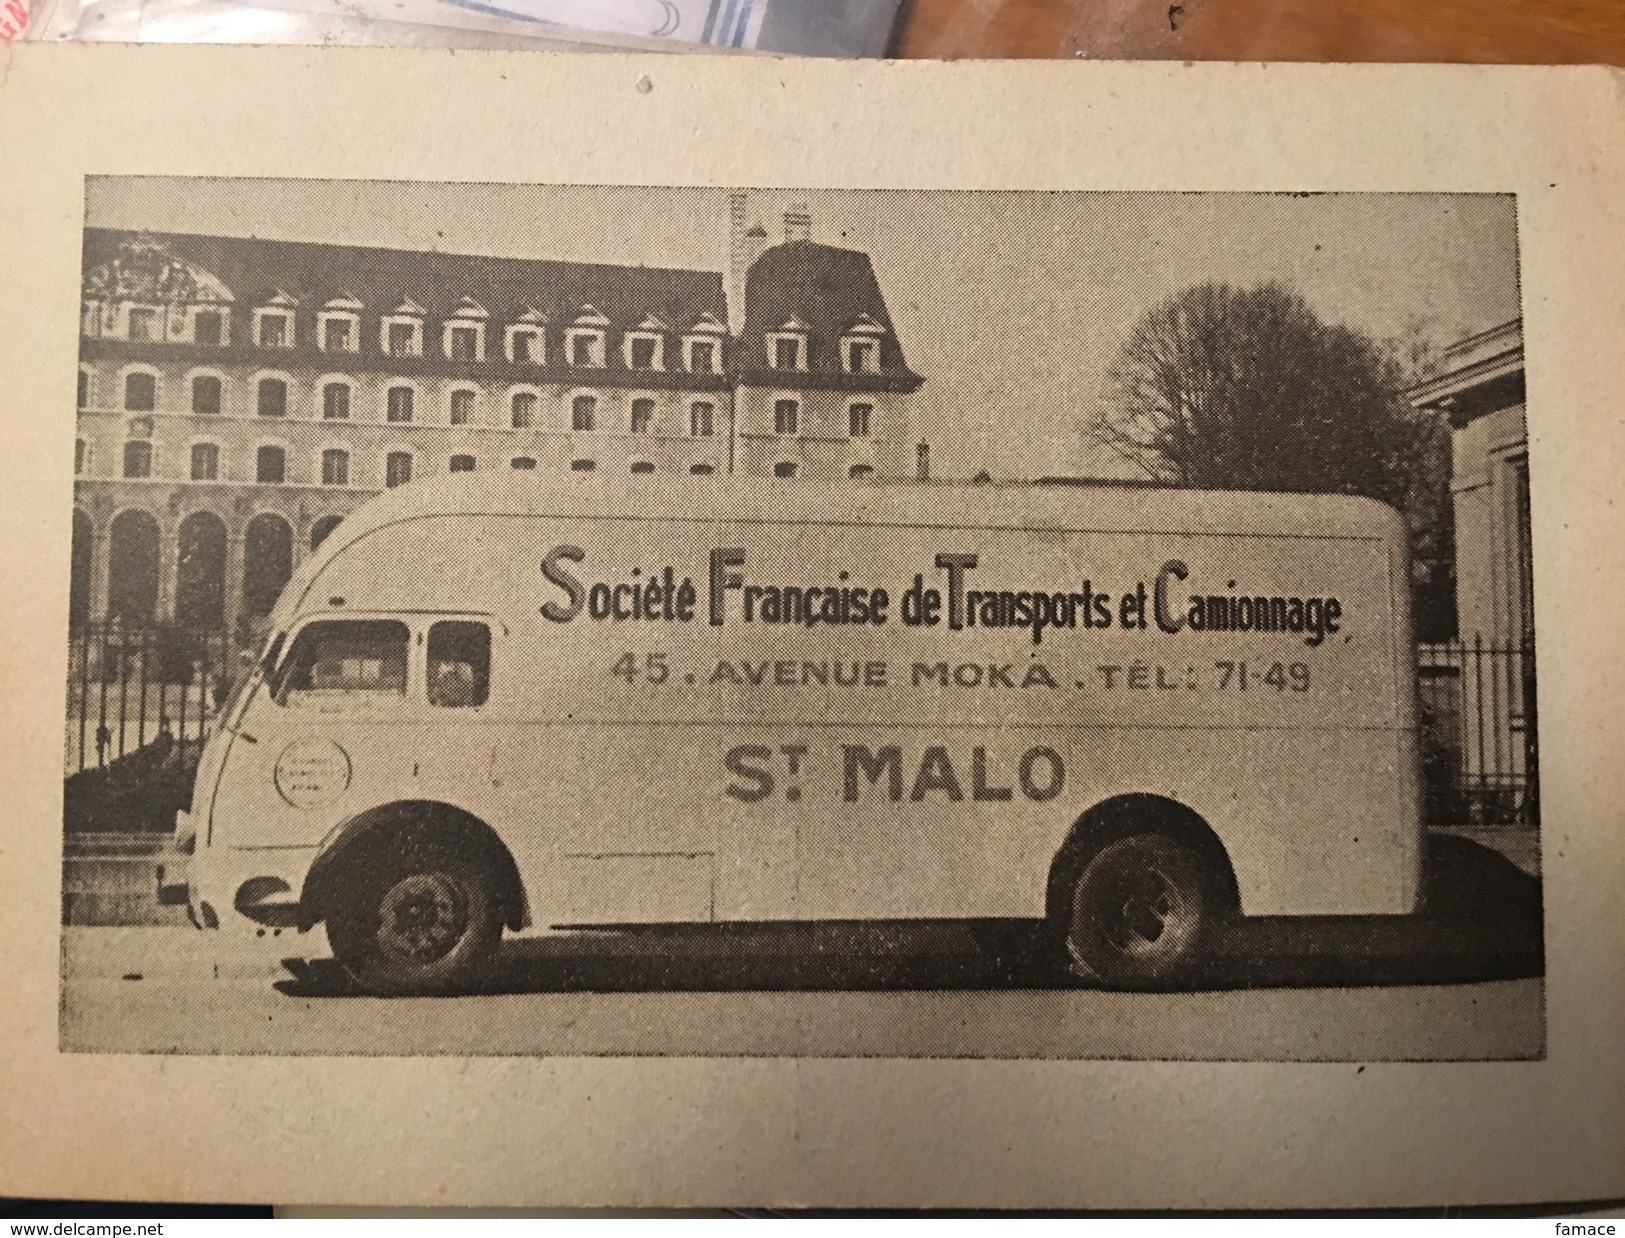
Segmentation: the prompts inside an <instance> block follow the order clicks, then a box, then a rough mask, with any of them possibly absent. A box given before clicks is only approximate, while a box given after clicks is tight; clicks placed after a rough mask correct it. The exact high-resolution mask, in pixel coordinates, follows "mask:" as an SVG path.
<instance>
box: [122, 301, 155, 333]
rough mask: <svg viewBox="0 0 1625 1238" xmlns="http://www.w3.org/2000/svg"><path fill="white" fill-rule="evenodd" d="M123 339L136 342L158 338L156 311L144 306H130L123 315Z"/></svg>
mask: <svg viewBox="0 0 1625 1238" xmlns="http://www.w3.org/2000/svg"><path fill="white" fill-rule="evenodd" d="M124 327H125V338H126V339H130V340H137V341H148V340H156V339H157V338H158V311H157V310H155V309H153V308H151V307H150V306H146V305H132V306H130V308H129V309H128V310H126V311H125V314H124Z"/></svg>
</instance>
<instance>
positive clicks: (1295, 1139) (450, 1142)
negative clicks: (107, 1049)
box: [0, 45, 1625, 1208]
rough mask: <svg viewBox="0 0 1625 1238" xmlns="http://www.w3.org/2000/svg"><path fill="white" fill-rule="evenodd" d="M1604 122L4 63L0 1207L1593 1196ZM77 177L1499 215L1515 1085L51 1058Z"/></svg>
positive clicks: (1085, 78) (621, 64)
mask: <svg viewBox="0 0 1625 1238" xmlns="http://www.w3.org/2000/svg"><path fill="white" fill-rule="evenodd" d="M641 78H646V79H647V81H648V84H649V85H651V86H652V89H649V90H647V91H643V90H639V89H638V82H639V80H640V79H641ZM1622 97H1625V77H1620V76H1615V75H1612V74H1610V73H1609V72H1608V71H1606V70H1600V69H1597V70H1529V69H1507V70H1489V69H1467V68H1456V69H1442V68H1428V67H1403V68H1396V67H1382V66H1357V67H1345V68H1322V67H1312V66H1297V67H1292V66H1272V67H1264V66H1223V65H1203V66H1180V65H1177V64H1157V65H1141V66H1132V65H1118V64H1090V65H1085V64H1064V63H1050V62H1042V63H1039V62H1035V63H1030V64H1020V65H1001V64H959V65H948V66H942V65H934V64H925V63H903V64H882V63H866V62H857V63H822V62H798V61H778V60H765V59H750V60H745V59H728V60H723V59H714V58H705V57H692V58H689V57H683V58H675V57H658V58H657V57H648V58H631V57H628V58H622V57H619V56H590V57H581V58H574V59H571V58H563V57H553V56H543V55H534V54H525V53H501V52H432V51H416V52H405V53H398V52H387V51H380V50H375V49H317V50H312V49H300V48H279V49H249V48H207V49H205V48H184V47H157V46H136V47H118V46H106V45H91V46H64V47H42V46H34V45H25V46H21V47H18V46H12V47H9V48H7V49H5V50H4V51H3V52H0V229H3V232H0V236H3V238H4V244H5V246H6V248H7V251H8V257H9V261H8V262H7V264H6V265H7V273H6V275H5V277H4V279H3V281H0V375H3V376H4V385H3V387H0V392H3V394H0V405H3V410H4V413H3V420H0V427H3V428H0V443H3V450H0V494H4V495H5V499H4V501H3V504H0V543H3V544H4V545H5V546H6V547H7V548H8V551H9V553H8V554H7V555H6V556H5V557H4V558H3V560H0V597H4V599H5V608H4V618H3V620H0V622H3V623H4V628H5V630H4V640H3V641H0V690H3V692H4V706H5V710H6V722H7V735H6V739H7V742H6V744H5V745H4V747H3V749H0V785H3V786H4V787H5V788H6V789H7V792H8V799H9V801H10V805H11V812H10V814H9V815H8V817H7V819H6V821H5V823H4V824H3V825H0V961H3V962H0V967H3V974H4V975H5V977H6V979H7V981H8V984H7V1001H6V1002H4V1003H3V1004H0V1046H3V1051H0V1111H3V1112H4V1113H5V1114H6V1120H5V1121H4V1122H0V1193H13V1194H32V1195H75V1196H90V1197H103V1198H130V1199H133V1198H149V1199H170V1200H176V1199H213V1200H225V1199H233V1200H259V1201H276V1202H312V1203H343V1202H351V1203H385V1202H388V1203H395V1204H442V1203H462V1204H544V1203H545V1204H595V1205H609V1204H615V1205H655V1204H666V1205H677V1204H711V1205H718V1204H736V1205H746V1204H758V1205H760V1204H769V1203H772V1204H786V1205H787V1204H797V1203H801V1204H823V1205H835V1204H843V1205H914V1204H922V1205H939V1206H971V1205H977V1206H984V1207H989V1206H994V1207H1018V1206H1044V1205H1050V1206H1089V1207H1102V1208H1145V1207H1182V1208H1188V1207H1203V1206H1207V1207H1218V1206H1224V1207H1243V1206H1244V1207H1283V1206H1358V1205H1405V1204H1446V1203H1450V1204H1468V1203H1487V1202H1508V1201H1517V1200H1530V1199H1579V1198H1585V1197H1596V1196H1603V1195H1617V1194H1619V1193H1620V1192H1622V1191H1625V1068H1622V1067H1621V1060H1622V1056H1625V1055H1622V1054H1621V1052H1620V1050H1621V1048H1622V1047H1625V1046H1622V1044H1621V1039H1622V1034H1621V1030H1620V1029H1621V1028H1622V1027H1625V918H1622V917H1621V915H1620V908H1621V906H1625V859H1622V849H1621V846H1622V842H1621V837H1620V828H1621V825H1622V821H1621V817H1622V813H1621V809H1620V807H1619V806H1620V805H1621V804H1622V803H1625V761H1622V760H1621V759H1620V752H1621V750H1622V743H1621V741H1622V740H1625V727H1622V726H1621V723H1620V717H1619V715H1620V710H1619V706H1618V702H1619V701H1620V700H1621V699H1625V666H1622V661H1621V658H1620V654H1619V648H1620V645H1619V641H1618V638H1617V636H1616V633H1615V630H1614V629H1615V626H1616V623H1617V620H1616V615H1617V614H1618V613H1620V611H1621V610H1622V608H1625V581H1622V574H1621V570H1620V551H1619V547H1618V535H1617V529H1618V524H1619V516H1620V513H1621V512H1625V397H1622V394H1621V382H1620V377H1621V362H1620V357H1621V355H1622V351H1625V350H1622V347H1621V344H1622V330H1621V328H1622V319H1625V314H1622V311H1621V299H1620V294H1619V290H1620V288H1622V287H1625V245H1622V244H1621V239H1622V238H1625V157H1622V156H1621V154H1620V152H1621V150H1625V106H1622ZM205 104H206V105H205ZM544 117H545V119H543V118H544ZM86 174H177V175H204V174H208V175H231V176H253V175H260V176H312V177H315V176H322V177H351V178H359V177H365V178H394V179H434V180H509V181H570V182H580V183H593V182H610V183H655V184H706V185H756V184H771V185H779V186H802V185H805V186H809V187H811V186H847V187H854V188H883V187H906V188H922V189H923V188H1000V189H1010V188H1053V189H1062V188H1065V189H1118V190H1123V189H1183V190H1223V189H1246V190H1378V191H1388V190H1460V191H1479V192H1505V191H1514V192H1516V193H1517V194H1518V195H1519V205H1520V229H1521V233H1522V245H1523V253H1522V265H1523V287H1524V309H1525V337H1526V349H1527V355H1528V358H1529V363H1528V384H1529V397H1530V400H1529V403H1530V408H1531V448H1530V450H1531V455H1532V457H1533V468H1532V471H1533V474H1534V485H1535V493H1534V513H1533V518H1534V540H1535V570H1536V597H1537V605H1538V607H1539V611H1538V621H1539V628H1540V632H1541V645H1542V665H1541V684H1540V690H1541V696H1542V702H1541V718H1542V729H1543V735H1542V741H1543V742H1542V749H1543V752H1542V757H1543V760H1542V765H1543V770H1542V772H1543V793H1544V796H1543V798H1544V814H1545V820H1546V823H1547V824H1546V825H1545V831H1546V834H1545V854H1546V900H1547V901H1546V905H1547V916H1548V936H1547V949H1548V958H1549V970H1548V981H1547V1009H1548V1015H1549V1041H1548V1052H1549V1058H1548V1060H1546V1061H1544V1062H1528V1063H1479V1064H1450V1065H1426V1064H1388V1065H1380V1064H1379V1065H1371V1066H1369V1067H1366V1068H1363V1069H1361V1068H1359V1067H1357V1066H1355V1065H1352V1064H1348V1065H1307V1064H1306V1065H1272V1064H1187V1063H1120V1062H964V1061H840V1060H835V1061H830V1060H805V1061H796V1060H741V1059H727V1060H680V1059H679V1060H651V1059H641V1060H639V1059H615V1060H589V1059H554V1060H507V1059H494V1060H493V1059H479V1060H446V1059H416V1060H390V1059H357V1058H346V1059H309V1058H303V1059H301V1058H277V1059H245V1058H214V1059H200V1058H165V1057H121V1056H92V1055H71V1054H61V1053H59V1052H58V1049H57V1036H58V1029H57V988H58V981H57V970H58V955H57V951H58V945H57V942H58V927H57V921H58V912H59V905H58V896H59V872H60V819H61V818H60V810H61V800H60V790H59V788H60V783H59V782H58V781H57V778H56V776H55V771H56V769H57V766H58V763H59V760H60V756H59V753H57V751H56V747H55V746H56V745H58V744H59V743H60V738H59V736H60V727H59V723H58V716H59V714H58V711H59V710H60V699H61V691H62V688H61V685H62V683H63V676H64V659H65V651H64V649H63V641H62V620H61V616H63V615H65V614H66V607H67V600H66V597H67V563H68V555H67V546H68V539H69V510H70V504H69V502H68V496H69V485H70V482H69V478H70V476H71V465H70V459H69V452H70V447H71V435H70V434H69V433H68V431H67V426H68V424H69V421H70V418H69V416H68V414H67V412H66V410H67V409H70V408H71V407H72V405H71V404H70V403H69V402H68V401H69V399H70V395H69V391H70V383H71V376H72V375H73V373H74V371H75V356H74V350H75V347H76V344H77V338H76V332H75V329H74V324H75V323H76V322H77V313H78V299H77V287H78V276H79V270H78V264H79V252H80V249H79V230H80V226H81V212H82V202H83V178H84V176H85V175H86Z"/></svg>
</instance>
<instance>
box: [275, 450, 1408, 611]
mask: <svg viewBox="0 0 1625 1238" xmlns="http://www.w3.org/2000/svg"><path fill="white" fill-rule="evenodd" d="M525 515H568V516H573V517H596V518H600V519H623V520H628V521H635V520H640V519H642V520H647V519H665V520H680V521H703V522H712V521H728V520H737V521H747V522H755V521H763V522H775V523H777V522H790V523H796V522H803V521H807V522H820V523H828V524H831V525H836V526H838V525H843V524H862V525H876V524H896V525H905V526H916V527H938V528H975V527H981V528H989V527H991V528H999V527H1003V528H1022V529H1056V530H1067V529H1075V530H1091V531H1099V532H1108V533H1110V532H1168V533H1232V534H1240V535H1243V536H1246V535H1252V536H1261V537H1271V536H1275V537H1279V536H1298V537H1302V536H1309V537H1345V538H1357V539H1362V540H1367V539H1377V540H1383V539H1388V538H1397V537H1403V536H1404V523H1403V520H1402V519H1401V517H1400V516H1399V514H1398V513H1397V512H1396V511H1395V510H1394V509H1393V508H1391V507H1389V506H1388V505H1387V504H1385V503H1381V502H1378V501H1377V500H1375V499H1368V498H1359V497H1353V496H1347V495H1335V494H1289V493H1266V492H1256V491H1240V490H1181V489H1173V488H1169V487H1163V486H1133V485H1127V486H1125V485H1122V484H1118V483H1114V484H1109V485H1100V486H1091V485H1087V484H1084V485H1079V484H1068V485H1039V484H1027V483H1022V484H993V485H989V484H977V483H974V482H936V481H934V482H917V481H898V482H891V481H872V482H850V481H846V482H818V481H804V480H800V479H788V478H786V479H777V478H772V479H764V478H760V477H738V476H729V475H726V474H724V475H719V476H712V477H689V476H681V475H676V474H667V475H661V474H658V473H657V474H650V475H627V476H622V477H606V476H603V475H600V474H580V473H569V474H539V473H536V472H532V471H512V472H508V471H502V472H498V471H496V470H491V471H489V472H484V473H481V472H472V473H452V474H445V475H442V476H439V477H434V478H429V479H425V480H422V481H414V482H411V483H409V484H407V485H404V486H400V487H397V488H396V489H393V490H386V491H385V492H384V493H383V494H381V495H379V496H378V497H376V498H374V499H373V500H371V501H370V502H368V503H365V504H363V505H362V506H361V507H359V508H357V509H356V510H355V511H354V512H352V513H351V514H350V515H349V516H346V517H345V518H344V521H343V522H342V523H341V524H340V525H339V526H338V527H337V528H335V529H334V530H333V532H332V533H330V534H329V535H328V536H327V538H326V539H325V540H324V541H323V542H322V545H321V549H320V550H318V551H317V552H316V553H315V554H313V555H311V556H310V558H308V559H307V560H306V561H305V562H304V564H302V565H301V567H300V569H299V571H298V572H297V573H295V577H294V581H293V582H290V585H289V587H288V589H286V590H285V591H284V593H283V601H282V602H280V603H279V604H278V606H277V611H276V614H275V615H274V617H273V623H274V624H275V625H276V626H280V625H281V623H282V622H284V621H285V620H286V619H287V618H288V616H286V615H284V614H283V613H282V612H283V610H284V607H285V606H287V605H289V604H292V605H297V602H296V601H293V599H297V598H299V597H300V596H302V594H303V593H304V589H301V588H298V587H296V582H301V581H302V582H303V583H304V584H305V585H306V586H307V587H308V585H309V584H310V583H311V582H312V581H314V579H315V578H316V576H317V574H318V573H319V572H320V570H321V568H322V566H323V565H324V564H325V563H326V562H327V561H328V560H330V559H331V558H332V557H333V556H334V555H336V554H338V553H339V552H340V551H342V550H343V549H344V548H345V547H347V546H350V545H353V544H354V543H355V542H357V541H359V540H360V539H362V538H363V537H366V536H367V535H368V534H370V533H374V532H376V531H378V530H379V529H382V528H385V527H387V526H389V525H392V524H396V523H399V522H402V521H407V520H414V519H419V518H422V517H427V516H525Z"/></svg>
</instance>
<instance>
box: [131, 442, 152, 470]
mask: <svg viewBox="0 0 1625 1238" xmlns="http://www.w3.org/2000/svg"><path fill="white" fill-rule="evenodd" d="M124 476H126V477H151V476H152V444H151V443H149V442H146V441H145V440H139V439H138V440H137V441H135V442H133V443H126V444H124Z"/></svg>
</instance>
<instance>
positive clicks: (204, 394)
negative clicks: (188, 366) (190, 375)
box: [192, 374, 220, 417]
mask: <svg viewBox="0 0 1625 1238" xmlns="http://www.w3.org/2000/svg"><path fill="white" fill-rule="evenodd" d="M192 411H193V412H194V413H198V414H200V415H202V416H205V417H212V416H214V415H215V414H216V413H218V412H219V411H220V380H219V379H218V378H216V377H215V376H214V375H213V374H199V375H198V376H197V377H196V378H194V379H193V380H192Z"/></svg>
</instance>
